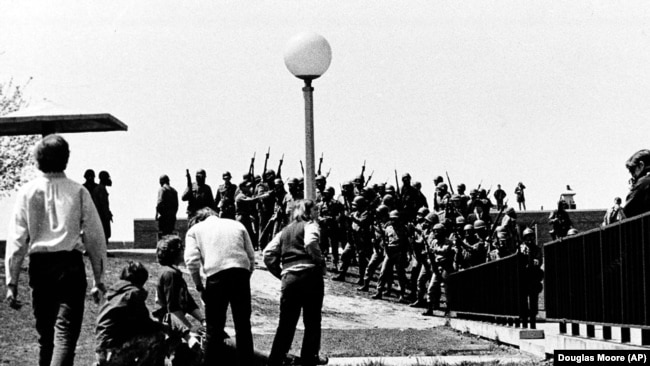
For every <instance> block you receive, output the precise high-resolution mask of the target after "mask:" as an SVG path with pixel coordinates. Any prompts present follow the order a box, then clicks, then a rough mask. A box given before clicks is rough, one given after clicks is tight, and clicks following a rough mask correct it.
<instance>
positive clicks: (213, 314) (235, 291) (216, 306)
mask: <svg viewBox="0 0 650 366" xmlns="http://www.w3.org/2000/svg"><path fill="white" fill-rule="evenodd" d="M250 275H251V273H250V272H249V271H248V269H243V268H231V269H226V270H223V271H221V272H218V273H216V274H214V275H212V276H210V277H208V280H207V282H206V286H205V291H204V293H203V301H204V302H205V321H206V323H207V326H206V343H207V345H206V350H205V364H206V365H210V366H212V365H226V364H230V363H228V362H226V360H225V359H224V357H222V356H223V354H224V352H226V350H225V349H224V347H225V346H224V343H223V329H224V327H225V326H226V312H227V310H228V304H230V310H231V311H232V318H233V322H234V323H235V332H236V333H237V335H236V340H237V361H238V363H237V364H238V365H245V366H248V365H253V335H252V333H251V285H250ZM224 362H225V363H224Z"/></svg>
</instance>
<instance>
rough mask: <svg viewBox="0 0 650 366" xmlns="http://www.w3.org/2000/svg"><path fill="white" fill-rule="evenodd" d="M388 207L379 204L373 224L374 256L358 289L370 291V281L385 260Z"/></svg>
mask: <svg viewBox="0 0 650 366" xmlns="http://www.w3.org/2000/svg"><path fill="white" fill-rule="evenodd" d="M388 214H389V211H388V207H386V206H384V205H379V207H377V210H376V215H375V223H374V225H373V228H372V229H373V237H372V257H370V262H368V267H367V268H366V273H365V275H364V277H363V285H362V286H361V287H359V288H357V291H363V292H368V290H370V281H372V277H373V276H374V275H375V271H376V270H377V268H379V266H380V265H381V264H382V262H383V261H384V245H385V244H384V241H383V240H384V234H383V230H384V224H385V223H386V222H387V221H388Z"/></svg>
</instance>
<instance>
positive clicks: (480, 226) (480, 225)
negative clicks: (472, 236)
mask: <svg viewBox="0 0 650 366" xmlns="http://www.w3.org/2000/svg"><path fill="white" fill-rule="evenodd" d="M485 227H486V226H485V221H483V220H476V221H474V229H477V230H478V229H485Z"/></svg>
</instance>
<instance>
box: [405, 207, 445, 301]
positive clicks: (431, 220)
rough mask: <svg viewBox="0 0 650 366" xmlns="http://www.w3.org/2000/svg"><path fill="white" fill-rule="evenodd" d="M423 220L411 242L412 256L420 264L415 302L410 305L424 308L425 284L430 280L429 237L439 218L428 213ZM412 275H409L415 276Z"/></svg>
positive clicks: (433, 213) (432, 213)
mask: <svg viewBox="0 0 650 366" xmlns="http://www.w3.org/2000/svg"><path fill="white" fill-rule="evenodd" d="M424 220H425V221H426V224H424V225H423V226H422V229H421V231H419V232H418V233H417V235H416V238H415V240H414V242H413V255H414V256H415V258H416V260H417V261H418V263H420V264H421V265H420V272H418V273H417V283H416V293H417V297H416V301H415V302H414V303H412V304H411V307H425V306H426V304H427V302H426V300H425V297H426V294H427V282H429V280H430V279H431V273H432V271H431V264H430V263H429V254H428V253H429V250H428V248H429V244H428V243H429V241H430V240H433V238H431V239H430V236H432V235H433V232H431V229H432V227H433V226H434V225H436V224H438V223H439V217H438V215H436V213H435V212H430V213H428V214H427V215H426V216H425V218H424ZM415 274H416V273H412V274H411V275H412V276H413V275H415Z"/></svg>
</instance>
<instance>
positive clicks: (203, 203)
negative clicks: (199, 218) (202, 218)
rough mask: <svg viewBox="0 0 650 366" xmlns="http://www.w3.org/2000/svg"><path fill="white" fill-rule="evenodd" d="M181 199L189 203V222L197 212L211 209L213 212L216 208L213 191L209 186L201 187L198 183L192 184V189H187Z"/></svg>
mask: <svg viewBox="0 0 650 366" xmlns="http://www.w3.org/2000/svg"><path fill="white" fill-rule="evenodd" d="M181 199H182V200H183V201H187V218H188V220H189V219H191V218H192V217H194V215H196V212H197V211H198V210H200V209H202V208H205V207H209V208H211V209H213V210H214V209H215V208H216V207H215V205H214V200H213V199H212V189H211V188H210V186H209V185H207V184H203V185H201V186H199V185H198V183H196V182H195V183H192V187H187V188H185V192H183V196H181Z"/></svg>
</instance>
